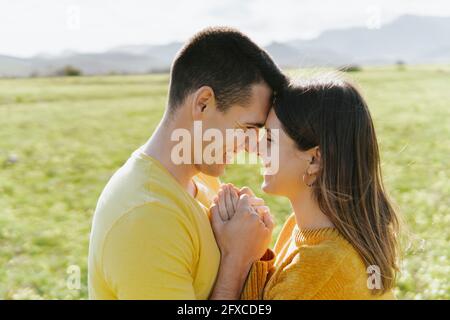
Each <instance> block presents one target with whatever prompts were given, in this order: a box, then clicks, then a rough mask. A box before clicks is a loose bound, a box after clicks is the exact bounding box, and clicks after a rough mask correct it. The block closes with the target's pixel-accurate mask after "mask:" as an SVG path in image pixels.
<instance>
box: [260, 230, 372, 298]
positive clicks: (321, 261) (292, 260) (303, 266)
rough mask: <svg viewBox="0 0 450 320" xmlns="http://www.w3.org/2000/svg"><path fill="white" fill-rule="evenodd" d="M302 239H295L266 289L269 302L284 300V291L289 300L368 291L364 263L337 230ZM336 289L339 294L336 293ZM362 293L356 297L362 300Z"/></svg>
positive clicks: (339, 295) (309, 235) (341, 295)
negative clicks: (288, 293) (271, 300)
mask: <svg viewBox="0 0 450 320" xmlns="http://www.w3.org/2000/svg"><path fill="white" fill-rule="evenodd" d="M294 234H295V233H294ZM303 235H304V236H305V237H306V238H305V239H300V240H299V239H296V242H297V243H296V244H297V247H296V249H295V250H294V251H293V252H292V253H291V255H290V256H289V257H288V258H287V259H286V260H285V261H284V263H282V264H280V265H279V268H278V270H277V271H276V272H275V274H274V279H273V281H272V284H271V285H270V286H269V287H268V288H267V289H268V290H267V297H268V298H270V297H272V298H275V299H276V298H277V297H284V295H285V294H283V291H284V290H287V289H289V290H291V292H292V293H293V294H294V295H295V297H294V296H292V297H290V298H291V299H312V298H315V297H319V298H320V297H323V298H327V297H329V298H336V299H339V298H345V297H347V295H348V294H347V293H351V292H352V291H354V292H361V293H362V291H364V292H365V291H367V290H366V288H367V287H366V279H367V274H366V269H365V266H364V262H363V260H362V259H361V258H360V256H359V254H358V253H357V251H356V250H355V249H354V248H353V246H352V245H351V244H350V243H349V242H347V241H346V240H345V238H343V237H342V236H341V235H340V234H339V233H338V232H337V231H336V230H334V229H333V230H331V229H330V230H322V231H321V232H320V234H317V235H314V234H312V235H311V234H308V233H306V234H303ZM300 236H301V235H300ZM315 237H319V238H320V241H319V240H317V239H316V238H315ZM301 240H303V242H302V241H301ZM337 288H339V290H338V291H336V292H335V289H336V290H337ZM330 290H331V291H330ZM347 291H348V292H347ZM361 293H359V294H358V297H362V296H365V293H364V295H362V294H361ZM324 294H325V295H324ZM328 295H330V296H328ZM282 299H283V298H282Z"/></svg>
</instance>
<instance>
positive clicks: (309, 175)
mask: <svg viewBox="0 0 450 320" xmlns="http://www.w3.org/2000/svg"><path fill="white" fill-rule="evenodd" d="M307 172H308V170H306V172H305V173H304V174H303V183H304V184H306V185H307V186H308V187H309V188H311V187H312V186H313V185H314V182H315V181H313V182H312V183H307V182H306V181H305V176H306V175H308V177H311V176H312V174H310V173H307Z"/></svg>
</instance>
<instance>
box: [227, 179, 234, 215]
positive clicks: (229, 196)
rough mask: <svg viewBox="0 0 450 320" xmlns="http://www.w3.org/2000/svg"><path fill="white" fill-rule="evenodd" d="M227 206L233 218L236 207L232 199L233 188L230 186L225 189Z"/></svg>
mask: <svg viewBox="0 0 450 320" xmlns="http://www.w3.org/2000/svg"><path fill="white" fill-rule="evenodd" d="M225 207H226V208H227V212H228V216H229V217H230V219H231V218H232V217H233V215H234V211H235V209H234V206H233V202H232V201H231V189H230V187H228V186H227V188H226V189H225Z"/></svg>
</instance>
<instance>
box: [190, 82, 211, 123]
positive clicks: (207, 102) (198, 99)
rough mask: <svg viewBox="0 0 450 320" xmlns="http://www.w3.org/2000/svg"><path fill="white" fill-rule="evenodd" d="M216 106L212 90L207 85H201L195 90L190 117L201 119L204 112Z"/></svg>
mask: <svg viewBox="0 0 450 320" xmlns="http://www.w3.org/2000/svg"><path fill="white" fill-rule="evenodd" d="M215 107H216V102H215V96H214V90H213V89H212V88H211V87H209V86H203V87H201V88H199V89H198V90H197V91H195V93H194V96H193V100H192V118H193V119H194V120H202V118H203V117H204V114H205V112H207V111H210V109H213V108H215Z"/></svg>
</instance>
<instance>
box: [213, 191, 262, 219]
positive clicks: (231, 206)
mask: <svg viewBox="0 0 450 320" xmlns="http://www.w3.org/2000/svg"><path fill="white" fill-rule="evenodd" d="M243 194H246V195H248V196H249V203H250V205H251V206H252V207H253V208H254V209H255V210H256V212H257V213H258V214H259V215H260V217H261V219H263V220H264V219H267V217H265V216H267V215H270V209H269V207H267V206H266V205H265V203H264V200H263V199H261V198H258V197H256V196H255V194H254V193H253V191H252V190H251V189H250V188H248V187H242V188H241V189H238V188H236V187H235V186H234V185H233V184H231V183H228V184H223V185H222V186H221V187H220V189H219V192H218V194H217V196H215V197H214V199H213V204H214V205H215V206H216V207H217V210H218V211H219V215H220V217H221V218H222V220H223V221H227V220H230V219H231V218H232V217H233V216H234V213H235V212H236V205H237V201H238V199H239V197H240V196H241V195H243Z"/></svg>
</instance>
